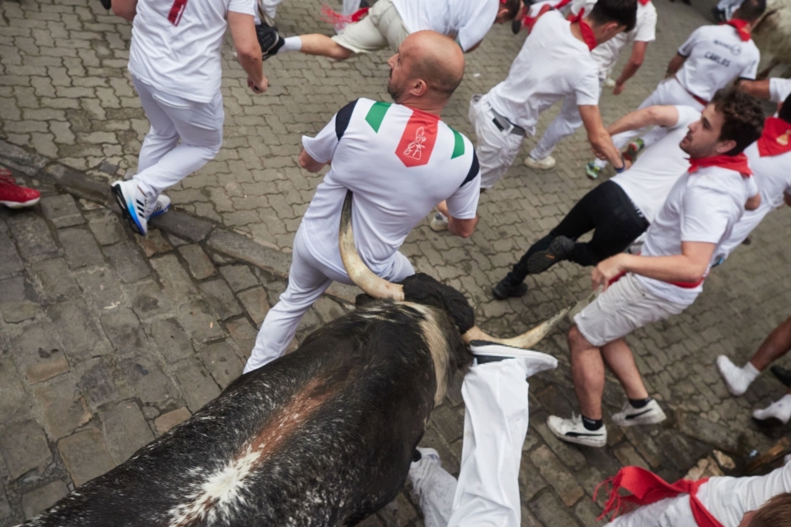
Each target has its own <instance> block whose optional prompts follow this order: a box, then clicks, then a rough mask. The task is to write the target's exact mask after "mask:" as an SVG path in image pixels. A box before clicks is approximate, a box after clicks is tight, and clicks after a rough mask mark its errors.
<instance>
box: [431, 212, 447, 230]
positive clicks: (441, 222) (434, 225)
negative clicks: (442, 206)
mask: <svg viewBox="0 0 791 527" xmlns="http://www.w3.org/2000/svg"><path fill="white" fill-rule="evenodd" d="M428 226H429V227H431V230H432V231H436V232H441V231H446V230H448V217H447V216H445V215H444V214H442V213H441V212H435V213H434V215H433V216H431V219H430V220H428Z"/></svg>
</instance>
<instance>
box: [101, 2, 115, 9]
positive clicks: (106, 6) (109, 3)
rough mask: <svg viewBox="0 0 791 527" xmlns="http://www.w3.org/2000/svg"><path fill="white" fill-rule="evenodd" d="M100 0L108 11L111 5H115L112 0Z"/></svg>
mask: <svg viewBox="0 0 791 527" xmlns="http://www.w3.org/2000/svg"><path fill="white" fill-rule="evenodd" d="M99 1H100V2H101V3H102V7H103V8H105V9H107V10H108V11H109V10H110V8H111V7H113V5H112V3H111V1H110V0H99Z"/></svg>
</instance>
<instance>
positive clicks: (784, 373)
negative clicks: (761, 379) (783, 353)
mask: <svg viewBox="0 0 791 527" xmlns="http://www.w3.org/2000/svg"><path fill="white" fill-rule="evenodd" d="M772 374H773V375H774V376H775V377H777V380H778V381H780V382H782V383H783V384H785V385H786V386H791V370H789V369H786V368H783V367H781V366H772Z"/></svg>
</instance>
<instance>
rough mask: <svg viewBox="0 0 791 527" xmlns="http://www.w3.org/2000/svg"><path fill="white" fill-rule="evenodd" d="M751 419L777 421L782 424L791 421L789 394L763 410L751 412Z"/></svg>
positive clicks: (790, 394) (790, 395)
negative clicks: (773, 419)
mask: <svg viewBox="0 0 791 527" xmlns="http://www.w3.org/2000/svg"><path fill="white" fill-rule="evenodd" d="M753 417H755V418H756V419H759V420H761V421H763V420H765V419H771V418H775V419H779V420H780V421H781V422H782V423H783V424H785V423H787V422H788V421H789V420H791V393H787V394H785V395H784V396H783V397H781V398H780V400H778V401H775V402H773V403H772V404H770V405H769V406H767V407H766V408H764V409H763V410H756V411H754V412H753Z"/></svg>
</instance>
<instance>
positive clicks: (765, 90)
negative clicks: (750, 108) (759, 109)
mask: <svg viewBox="0 0 791 527" xmlns="http://www.w3.org/2000/svg"><path fill="white" fill-rule="evenodd" d="M736 85H737V86H738V87H739V89H740V90H742V91H743V92H744V93H746V94H748V95H752V96H753V97H758V98H759V99H764V100H767V101H768V100H769V98H770V97H771V92H770V91H769V79H763V80H760V81H751V80H746V79H740V80H738V81H736Z"/></svg>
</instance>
